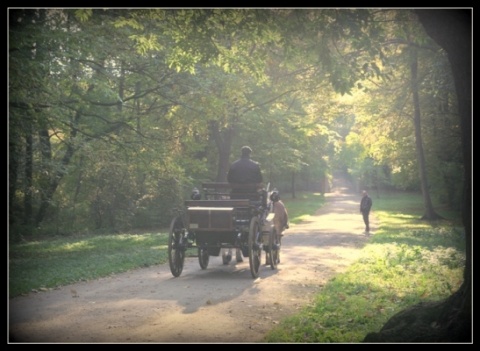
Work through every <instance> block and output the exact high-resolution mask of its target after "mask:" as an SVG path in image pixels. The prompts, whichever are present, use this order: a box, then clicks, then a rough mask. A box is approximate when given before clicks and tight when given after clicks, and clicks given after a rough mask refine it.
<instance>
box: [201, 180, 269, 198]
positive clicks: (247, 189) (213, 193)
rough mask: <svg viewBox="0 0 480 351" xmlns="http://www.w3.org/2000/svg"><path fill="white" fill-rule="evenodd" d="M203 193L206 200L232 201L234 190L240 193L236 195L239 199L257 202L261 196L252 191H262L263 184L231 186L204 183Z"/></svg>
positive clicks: (219, 183) (222, 183) (218, 183)
mask: <svg viewBox="0 0 480 351" xmlns="http://www.w3.org/2000/svg"><path fill="white" fill-rule="evenodd" d="M202 188H203V193H204V195H205V199H207V200H214V199H230V198H231V196H230V195H232V189H235V190H238V191H240V194H238V193H237V194H235V198H237V199H243V198H245V199H250V200H254V201H257V200H259V194H258V192H257V191H256V190H253V191H252V190H251V189H261V188H262V184H255V183H253V184H235V185H233V184H230V183H225V182H210V183H202Z"/></svg>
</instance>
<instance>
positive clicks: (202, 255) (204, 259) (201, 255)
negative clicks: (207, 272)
mask: <svg viewBox="0 0 480 351" xmlns="http://www.w3.org/2000/svg"><path fill="white" fill-rule="evenodd" d="M209 261H210V254H209V253H208V250H207V249H205V248H200V247H199V248H198V263H200V268H202V269H207V267H208V262H209Z"/></svg>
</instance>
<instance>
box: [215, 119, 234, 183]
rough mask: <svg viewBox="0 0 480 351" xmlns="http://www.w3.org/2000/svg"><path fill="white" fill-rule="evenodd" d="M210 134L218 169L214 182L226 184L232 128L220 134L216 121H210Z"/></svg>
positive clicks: (232, 134) (232, 135)
mask: <svg viewBox="0 0 480 351" xmlns="http://www.w3.org/2000/svg"><path fill="white" fill-rule="evenodd" d="M209 127H210V134H211V135H212V137H213V140H214V141H215V145H216V146H217V150H218V168H217V177H216V178H215V181H217V182H226V181H227V172H228V168H229V166H230V154H231V153H232V143H233V137H234V134H235V128H234V126H230V127H229V128H227V129H226V130H225V131H223V132H221V131H220V130H219V127H218V122H217V121H210V125H209Z"/></svg>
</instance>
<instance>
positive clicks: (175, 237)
mask: <svg viewBox="0 0 480 351" xmlns="http://www.w3.org/2000/svg"><path fill="white" fill-rule="evenodd" d="M184 233H185V226H184V225H183V220H182V218H181V217H175V218H174V219H173V220H172V223H171V224H170V234H169V236H168V263H169V264H170V271H171V272H172V274H173V276H174V277H179V276H180V274H182V271H183V264H184V262H185V250H186V247H185V244H184V242H183V239H184V238H183V235H184Z"/></svg>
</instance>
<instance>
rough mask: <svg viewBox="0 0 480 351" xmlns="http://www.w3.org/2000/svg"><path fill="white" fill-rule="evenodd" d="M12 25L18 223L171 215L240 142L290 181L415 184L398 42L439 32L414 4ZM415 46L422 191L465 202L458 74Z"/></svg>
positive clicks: (53, 224)
mask: <svg viewBox="0 0 480 351" xmlns="http://www.w3.org/2000/svg"><path fill="white" fill-rule="evenodd" d="M9 20H10V21H9V24H10V30H9V99H10V100H9V136H10V144H9V157H10V159H9V161H10V162H9V176H10V179H11V180H12V182H11V184H9V191H10V194H11V196H10V197H9V207H10V208H11V209H12V210H11V212H10V213H9V215H10V217H9V219H10V223H11V224H13V223H15V226H12V227H11V228H12V230H13V231H15V232H16V231H17V230H18V231H22V230H23V229H20V228H21V227H22V225H25V228H26V231H25V232H27V233H32V234H34V233H35V232H51V233H52V234H53V233H55V234H68V233H69V232H70V233H79V232H80V233H84V232H88V231H93V230H101V231H104V230H107V231H108V230H120V231H122V230H126V229H129V228H133V227H139V226H141V227H152V226H156V225H157V226H158V225H160V226H161V225H164V224H165V223H166V222H168V220H169V215H168V214H169V211H170V209H171V207H173V206H175V205H177V204H179V203H181V201H182V200H183V198H184V197H185V195H186V194H187V193H188V191H189V190H190V188H191V187H192V186H193V185H197V186H198V184H199V183H200V182H201V181H203V180H214V179H215V178H216V177H217V175H218V174H221V173H220V172H222V171H223V170H222V169H220V167H221V162H220V161H222V162H224V161H225V156H222V155H221V154H222V152H223V151H226V152H229V155H227V161H230V160H231V159H232V158H233V157H234V153H235V150H238V149H239V148H240V147H241V146H242V145H244V144H249V145H251V146H252V147H253V149H254V150H255V157H256V158H257V159H258V160H259V161H260V162H261V164H262V168H263V169H264V170H265V175H266V179H267V181H270V182H271V183H272V184H276V185H277V186H278V187H279V188H280V189H281V190H282V192H286V191H292V189H291V187H292V179H293V177H295V178H294V179H295V184H294V186H295V189H296V190H304V189H313V188H314V186H316V184H318V183H324V182H325V179H327V178H328V177H329V175H330V174H331V173H332V172H333V169H336V168H340V169H346V170H349V171H350V172H351V175H353V176H354V178H356V179H355V180H360V181H361V182H362V183H363V184H367V185H372V186H392V187H397V188H404V189H416V188H418V177H417V165H416V162H415V154H414V151H413V150H414V144H413V138H412V126H411V123H410V120H409V116H410V115H411V108H410V107H409V105H408V104H407V103H406V101H407V100H406V99H407V98H408V87H406V86H405V85H404V82H406V81H408V80H407V79H406V77H405V72H406V67H407V64H408V61H407V60H406V57H405V55H404V52H403V50H402V48H403V46H404V45H405V40H407V39H409V38H410V39H411V38H414V39H415V41H416V43H417V44H418V45H424V46H430V45H431V43H430V42H429V41H428V40H427V39H426V36H425V35H424V33H422V32H421V31H419V27H418V25H417V23H416V22H414V18H412V16H411V15H410V13H409V11H399V10H380V11H370V10H354V9H352V10H350V9H348V10H347V9H345V10H342V9H337V10H333V9H321V10H315V9H305V10H302V9H298V10H295V9H262V10H252V9H176V10H173V9H129V10H126V11H125V10H121V9H76V10H69V9H26V10H14V11H11V12H10V16H9ZM397 20H399V21H397ZM406 21H408V22H406ZM405 23H407V25H405ZM385 43H386V44H385ZM384 44H385V45H384ZM419 58H420V62H421V69H422V70H423V72H424V74H423V76H422V77H424V81H423V83H422V85H421V89H422V91H421V94H422V97H423V98H422V101H423V102H422V103H423V104H424V106H422V108H423V110H424V111H425V118H426V122H425V124H424V125H425V126H427V127H426V128H425V131H424V132H425V139H424V140H425V143H426V145H425V146H426V147H425V149H426V150H429V152H428V154H427V155H426V156H427V161H428V164H429V165H430V166H429V169H428V172H429V177H430V179H431V187H432V191H434V193H435V195H436V197H437V198H438V199H441V200H442V201H444V202H446V203H448V204H449V205H450V206H451V207H455V206H457V207H458V203H459V202H460V201H461V191H460V189H461V187H462V183H461V181H460V177H461V171H462V167H461V161H460V160H461V157H459V156H460V148H459V144H460V140H459V138H458V135H457V131H458V129H459V126H458V121H457V120H456V116H455V114H453V113H452V112H451V111H454V110H455V108H456V104H457V102H456V101H455V99H454V98H453V97H454V89H453V84H452V79H451V75H450V72H449V70H447V69H446V65H445V64H446V57H445V56H444V55H442V53H441V52H437V51H435V52H432V51H431V50H430V49H428V50H425V51H423V52H422V51H421V52H420V56H419ZM387 78H388V79H387ZM355 86H356V87H358V88H359V89H358V90H356V89H355V88H354V87H355ZM366 91H368V94H366V93H365V92H366ZM338 93H342V94H343V93H345V94H353V95H352V96H353V97H354V98H355V99H351V100H348V99H347V98H348V97H347V96H345V97H344V98H343V99H340V98H339V94H338ZM430 127H431V128H430ZM349 132H350V134H349ZM215 133H218V136H219V138H218V139H215V138H214V135H215ZM29 140H31V145H32V152H31V155H29V154H27V152H26V150H27V149H28V148H29V147H30V146H28V145H29V143H30V141H29ZM221 156H222V157H224V159H222V160H220V157H221ZM30 160H31V161H30ZM365 160H367V162H365ZM370 161H371V162H370ZM369 162H370V163H369ZM30 165H31V169H32V175H31V176H30V175H29V174H28V172H27V168H28V167H29V166H30ZM385 170H388V172H385ZM387 173H388V174H387ZM317 188H318V187H317ZM29 198H30V199H31V201H30V203H31V207H32V212H33V213H32V216H30V217H33V219H36V218H38V221H39V222H38V223H34V224H33V226H30V224H28V223H24V222H28V221H29V220H30V219H25V217H29V216H28V213H29V212H28V206H27V205H26V202H28V201H26V200H28V199H29ZM30 217H29V218H30ZM15 232H14V233H12V235H11V237H12V238H13V237H15V236H18V235H17V234H19V233H15Z"/></svg>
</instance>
